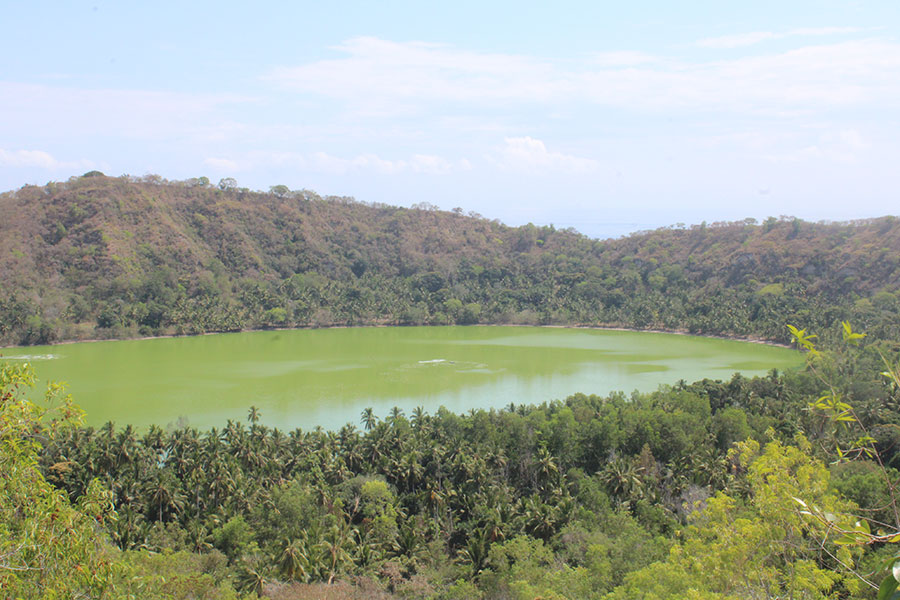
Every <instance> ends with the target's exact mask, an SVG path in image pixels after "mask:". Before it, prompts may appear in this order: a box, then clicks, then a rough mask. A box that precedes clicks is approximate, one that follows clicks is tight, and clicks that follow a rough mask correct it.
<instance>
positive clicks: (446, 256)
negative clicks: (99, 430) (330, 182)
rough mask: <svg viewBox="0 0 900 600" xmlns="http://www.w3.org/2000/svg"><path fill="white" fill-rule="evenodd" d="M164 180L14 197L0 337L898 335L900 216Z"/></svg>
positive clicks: (6, 199)
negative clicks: (525, 329) (392, 199)
mask: <svg viewBox="0 0 900 600" xmlns="http://www.w3.org/2000/svg"><path fill="white" fill-rule="evenodd" d="M279 191H280V192H281V193H278V194H264V193H258V192H250V191H248V190H237V189H225V190H223V189H218V188H213V187H210V186H208V185H202V184H199V183H198V182H197V181H188V182H166V181H164V180H161V179H160V178H158V177H156V176H150V177H146V178H141V179H134V178H130V177H127V176H126V177H119V178H113V177H105V176H93V177H87V176H85V177H77V178H72V179H71V180H69V181H68V182H64V183H53V184H48V185H47V186H43V187H37V186H26V187H23V188H22V189H20V190H18V191H15V192H8V193H5V194H2V195H0V214H2V215H3V216H4V218H3V219H2V220H0V283H2V289H3V292H2V294H0V342H3V343H7V344H19V343H23V344H30V343H43V342H48V341H54V340H60V339H84V338H93V337H128V336H135V335H160V334H166V333H198V332H205V331H224V330H235V329H241V328H259V327H275V326H279V327H281V326H284V327H294V326H323V325H332V324H351V325H353V324H382V323H397V324H447V323H476V322H483V323H528V324H537V323H546V324H549V323H554V324H605V325H619V326H627V327H638V328H666V329H681V330H687V331H691V332H696V333H708V334H729V335H744V336H757V337H764V338H770V339H784V334H783V330H784V323H785V322H786V321H787V322H796V323H800V324H803V325H808V326H815V327H817V328H818V329H820V330H823V329H825V328H826V326H828V325H830V324H832V323H833V322H834V321H836V320H840V319H844V318H849V319H853V320H854V323H857V324H858V325H857V327H864V328H868V329H869V330H870V331H873V330H874V331H877V332H878V333H879V334H880V335H883V336H885V337H891V338H897V337H900V331H898V330H897V328H898V325H897V324H896V321H897V320H898V319H897V318H896V316H897V315H898V314H900V297H898V294H897V292H898V289H900V219H897V218H894V217H883V218H880V219H874V220H868V221H859V222H853V223H840V224H814V223H808V222H803V221H799V220H796V219H790V218H781V219H774V218H771V219H768V220H767V221H765V222H764V223H762V224H756V223H755V222H753V221H745V222H737V223H717V224H713V225H711V226H706V225H700V226H693V227H691V228H667V229H660V230H656V231H651V232H643V233H639V234H634V235H631V236H629V237H626V238H622V239H617V240H606V241H599V240H592V239H589V238H587V237H585V236H583V235H580V234H578V233H577V232H575V231H574V230H557V229H555V228H553V227H552V226H549V227H536V226H534V225H530V224H529V225H525V226H523V227H509V226H506V225H503V224H500V223H498V222H496V221H488V220H485V219H483V218H481V217H479V216H477V215H472V216H465V215H463V214H462V211H461V210H458V209H457V210H456V211H454V212H444V211H439V210H436V209H434V207H431V206H429V205H427V204H423V205H421V206H420V207H419V208H411V209H406V208H397V207H391V206H381V205H376V206H372V205H367V204H363V203H359V202H356V201H354V200H352V199H348V198H334V197H326V198H322V197H319V196H318V195H317V194H315V193H313V192H309V191H306V190H303V191H298V192H290V191H288V190H284V189H280V190H279Z"/></svg>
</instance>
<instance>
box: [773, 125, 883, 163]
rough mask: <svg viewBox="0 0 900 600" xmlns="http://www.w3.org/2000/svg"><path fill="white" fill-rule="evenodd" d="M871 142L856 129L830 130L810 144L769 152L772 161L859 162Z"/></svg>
mask: <svg viewBox="0 0 900 600" xmlns="http://www.w3.org/2000/svg"><path fill="white" fill-rule="evenodd" d="M870 147H871V144H870V143H869V142H868V141H867V140H866V139H865V138H864V137H863V135H862V134H861V133H860V132H859V131H857V130H855V129H844V130H840V131H828V132H824V133H822V134H820V135H819V136H818V139H817V140H816V141H815V142H814V143H812V144H809V145H806V146H803V147H801V148H795V149H792V150H788V151H785V152H780V153H774V154H768V155H766V156H765V158H766V159H768V160H770V161H772V162H805V161H814V162H821V161H823V160H824V161H828V162H835V163H846V164H849V163H858V162H860V160H861V158H862V155H863V153H865V152H866V151H867V150H868V149H869V148H870Z"/></svg>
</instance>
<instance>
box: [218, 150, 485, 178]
mask: <svg viewBox="0 0 900 600" xmlns="http://www.w3.org/2000/svg"><path fill="white" fill-rule="evenodd" d="M204 164H205V165H207V166H208V167H210V168H213V169H216V170H218V171H221V172H223V173H224V172H227V173H234V172H238V171H248V170H253V169H258V168H262V167H265V166H275V167H289V168H292V169H297V170H300V171H310V172H318V173H329V174H333V175H343V174H346V173H357V172H371V173H378V174H381V175H396V174H401V173H418V174H424V175H446V174H448V173H451V172H453V171H457V170H458V171H467V170H469V169H471V164H470V163H469V161H468V160H466V159H461V160H459V161H456V162H452V161H449V160H447V159H445V158H442V157H440V156H436V155H433V154H413V155H412V156H410V157H409V158H405V159H396V160H390V159H385V158H382V157H380V156H378V155H377V154H373V153H366V154H359V155H357V156H354V157H351V158H344V157H340V156H335V155H333V154H329V153H327V152H312V153H305V154H304V153H298V152H252V153H249V154H247V155H246V156H244V157H243V158H222V157H210V158H207V159H206V160H204Z"/></svg>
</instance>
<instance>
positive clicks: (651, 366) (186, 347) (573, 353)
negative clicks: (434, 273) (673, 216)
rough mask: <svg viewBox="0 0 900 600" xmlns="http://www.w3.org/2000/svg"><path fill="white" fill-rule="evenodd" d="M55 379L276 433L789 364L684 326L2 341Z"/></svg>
mask: <svg viewBox="0 0 900 600" xmlns="http://www.w3.org/2000/svg"><path fill="white" fill-rule="evenodd" d="M0 354H2V355H3V357H4V358H15V359H16V360H29V361H31V362H32V363H33V364H34V366H35V368H36V371H37V375H38V377H40V378H41V380H42V381H43V382H46V381H47V380H54V381H65V382H67V383H68V386H69V389H70V391H71V392H72V394H73V395H74V397H75V400H76V402H77V403H78V404H80V405H81V406H82V408H84V409H85V410H86V411H87V419H88V423H90V424H93V425H100V424H103V423H105V422H106V421H109V420H111V421H113V422H115V423H116V424H117V425H125V424H127V423H131V424H133V425H135V426H137V427H146V426H148V425H150V424H153V423H155V424H158V425H162V426H165V425H167V424H174V423H178V422H180V423H187V424H190V425H191V426H195V427H198V428H201V429H203V428H209V427H213V426H215V427H221V426H222V425H224V424H225V421H226V420H227V419H240V420H244V419H246V415H247V409H248V407H250V406H251V405H255V406H257V407H258V408H259V409H260V412H261V421H262V422H263V423H265V424H268V425H272V426H277V427H279V428H282V429H292V428H295V427H302V428H304V429H310V428H313V427H315V426H317V425H321V426H323V427H325V428H326V429H335V428H339V427H340V426H342V425H343V424H345V423H347V422H352V423H354V424H358V423H359V415H360V412H361V411H362V410H363V409H364V408H366V407H370V406H371V407H372V408H374V410H375V414H376V415H377V416H378V417H384V416H386V415H387V413H388V411H389V410H390V409H391V407H393V406H399V407H400V408H402V409H404V410H405V411H406V412H407V414H408V413H409V412H410V411H411V410H412V409H413V408H414V407H416V406H423V407H424V408H425V409H426V411H427V412H434V411H435V410H437V409H438V408H439V407H440V406H445V407H447V408H448V409H449V410H451V411H454V412H465V411H467V410H469V409H472V408H489V407H496V408H500V407H504V406H508V405H509V404H510V403H511V402H513V403H516V404H523V403H539V402H543V401H546V400H553V399H563V398H565V397H566V396H568V395H570V394H573V393H575V392H584V393H594V394H601V395H605V394H607V393H609V392H611V391H616V390H623V391H626V392H631V391H632V390H641V391H652V390H655V389H656V388H657V387H658V386H659V385H660V384H663V383H674V382H676V381H678V380H679V379H684V380H687V381H695V380H698V379H702V378H704V377H709V378H712V379H729V378H730V377H731V375H732V374H733V373H734V372H735V371H740V372H742V373H744V374H745V375H748V376H749V375H763V374H765V373H767V372H768V371H769V370H770V369H772V368H778V369H787V368H792V367H796V366H799V364H800V363H801V358H800V357H799V355H798V354H797V353H796V352H794V351H792V350H788V349H785V348H775V347H771V346H764V345H761V344H751V343H745V342H735V341H729V340H720V339H710V338H699V337H690V336H683V335H671V334H659V333H636V332H626V331H608V330H587V329H556V328H539V327H389V328H355V329H316V330H294V331H257V332H247V333H234V334H220V335H207V336H198V337H184V338H168V339H153V340H131V341H116V342H94V343H83V344H67V345H60V346H42V347H30V348H12V349H6V350H0Z"/></svg>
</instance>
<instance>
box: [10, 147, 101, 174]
mask: <svg viewBox="0 0 900 600" xmlns="http://www.w3.org/2000/svg"><path fill="white" fill-rule="evenodd" d="M0 166H2V167H12V168H39V169H70V168H90V167H93V166H94V163H92V162H91V161H89V160H85V159H82V160H75V161H61V160H57V159H56V158H55V157H54V156H53V155H52V154H50V153H49V152H44V151H43V150H5V149H3V148H0Z"/></svg>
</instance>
